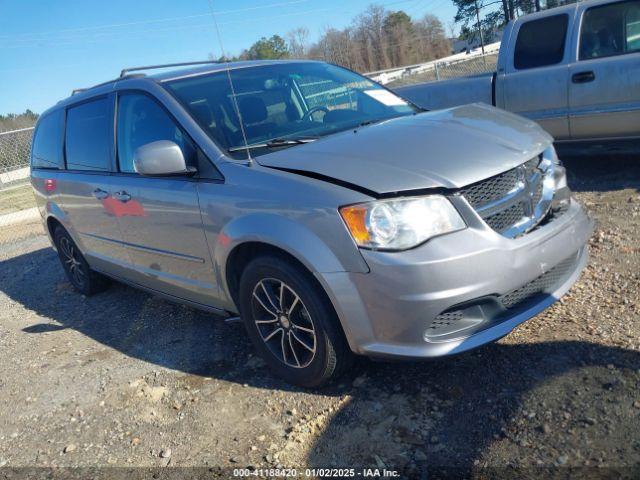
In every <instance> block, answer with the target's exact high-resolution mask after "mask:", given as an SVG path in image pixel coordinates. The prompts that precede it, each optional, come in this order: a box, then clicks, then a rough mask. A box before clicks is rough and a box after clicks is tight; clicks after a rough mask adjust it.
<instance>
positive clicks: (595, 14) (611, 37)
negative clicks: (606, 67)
mask: <svg viewBox="0 0 640 480" xmlns="http://www.w3.org/2000/svg"><path fill="white" fill-rule="evenodd" d="M638 51H640V0H634V1H632V2H620V3H612V4H609V5H602V6H600V7H593V8H590V9H588V10H587V11H586V12H585V13H584V17H583V19H582V28H581V30H580V60H589V59H591V58H601V57H611V56H613V55H622V54H625V53H633V52H638Z"/></svg>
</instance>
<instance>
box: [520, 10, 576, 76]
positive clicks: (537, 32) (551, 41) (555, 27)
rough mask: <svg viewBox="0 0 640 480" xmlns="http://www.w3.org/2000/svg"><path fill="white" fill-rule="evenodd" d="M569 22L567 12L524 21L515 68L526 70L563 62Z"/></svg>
mask: <svg viewBox="0 0 640 480" xmlns="http://www.w3.org/2000/svg"><path fill="white" fill-rule="evenodd" d="M568 24H569V16H568V15H566V14H562V15H554V16H551V17H545V18H540V19H538V20H531V21H530V22H526V23H523V24H522V26H521V27H520V31H519V32H518V39H517V40H516V50H515V56H514V66H515V68H516V69H518V70H526V69H528V68H536V67H544V66H547V65H556V64H558V63H560V62H562V59H563V57H564V46H565V40H566V37H567V25H568Z"/></svg>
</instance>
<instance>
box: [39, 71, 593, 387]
mask: <svg viewBox="0 0 640 480" xmlns="http://www.w3.org/2000/svg"><path fill="white" fill-rule="evenodd" d="M203 63H204V62H203ZM172 66H175V65H172ZM133 70H135V71H137V72H140V71H141V70H146V71H149V70H151V68H148V67H147V68H144V69H130V70H125V71H123V73H122V74H121V76H120V78H118V79H116V80H113V81H110V82H106V83H104V84H101V85H98V86H95V87H92V88H89V89H86V90H83V91H79V92H74V94H73V95H72V96H71V97H69V98H67V99H66V100H63V101H61V102H60V103H58V104H57V105H56V106H54V107H53V108H51V109H50V110H48V111H46V112H45V113H44V114H43V115H42V116H41V118H40V120H39V121H38V125H37V127H36V131H35V136H34V141H33V148H32V173H31V175H32V184H33V187H34V189H35V194H36V198H37V203H38V207H39V209H40V213H41V215H42V218H43V221H44V224H45V228H46V231H47V232H48V234H49V235H50V238H51V241H52V244H53V245H54V248H55V249H56V250H57V253H58V255H59V257H60V261H61V263H62V266H63V268H64V270H65V272H66V275H67V276H68V279H69V281H70V282H71V283H72V284H73V286H74V287H75V288H76V289H77V290H78V291H79V292H81V293H83V294H85V295H90V294H93V293H96V292H99V291H100V290H102V289H103V288H105V287H106V285H107V284H108V281H107V279H115V280H118V281H121V282H125V283H127V284H130V285H132V286H134V287H139V288H142V289H145V290H147V291H149V292H152V293H154V294H157V295H161V296H163V297H165V298H167V299H170V300H173V301H177V302H181V303H184V304H188V305H191V306H194V307H196V308H200V309H205V310H207V311H210V312H212V313H215V314H218V315H222V316H226V317H233V316H236V315H238V314H239V316H240V318H241V319H242V321H243V322H244V324H245V326H246V329H247V333H248V335H249V337H250V339H251V341H252V342H253V343H254V345H255V348H256V349H257V350H258V351H259V352H260V354H261V355H262V356H263V357H264V359H265V360H266V362H267V363H268V365H269V366H270V367H271V368H272V369H273V370H274V371H275V372H276V373H277V374H279V375H280V376H282V377H284V378H285V379H286V380H288V381H290V382H293V383H297V384H300V385H304V386H316V385H320V384H322V383H324V382H326V381H328V380H329V379H331V378H332V377H335V376H336V375H338V374H339V373H340V372H341V371H343V370H344V369H345V367H346V366H347V365H348V364H349V360H350V358H351V355H352V353H356V354H361V355H369V356H375V357H387V358H413V359H415V358H427V357H437V356H442V355H449V354H455V353H459V352H463V351H466V350H469V349H471V348H474V347H477V346H479V345H482V344H485V343H487V342H491V341H494V340H496V339H499V338H501V337H503V336H504V335H506V334H507V333H509V332H510V331H511V330H512V329H513V328H514V327H515V326H517V325H518V324H520V323H522V322H523V321H525V320H527V319H529V318H531V317H533V316H534V315H536V314H537V313H539V312H540V311H542V310H543V309H545V308H547V307H548V306H550V305H551V304H552V303H553V302H555V301H556V300H557V299H558V298H560V297H561V296H562V295H563V294H564V293H565V292H566V291H567V290H568V289H569V288H570V287H571V285H572V284H573V283H574V282H575V281H576V279H577V277H578V276H579V274H580V271H581V270H582V268H583V267H584V265H585V263H586V261H587V251H586V246H585V244H586V242H587V239H588V237H589V235H590V233H591V230H592V222H591V220H590V219H589V218H588V217H587V216H586V214H585V212H584V211H583V209H582V207H581V206H580V205H579V204H578V203H577V202H576V201H575V199H574V198H573V197H572V196H571V193H570V191H569V189H568V187H567V183H566V177H565V169H564V168H563V166H562V163H561V162H560V161H559V160H558V158H557V156H556V153H555V151H554V148H553V145H552V138H551V137H550V136H549V135H548V134H547V133H545V132H544V131H543V130H542V129H541V128H540V127H538V126H537V125H536V124H535V123H533V122H531V121H529V120H526V119H523V118H520V117H518V116H515V115H513V114H510V113H507V112H503V111H500V110H497V109H495V108H493V107H489V106H485V105H480V104H478V105H467V106H461V107H456V108H451V109H448V110H441V111H433V112H426V111H422V110H420V109H418V108H417V107H415V106H414V105H412V104H411V103H409V102H407V101H405V100H404V99H403V98H401V97H398V96H397V95H395V94H394V93H392V92H390V91H388V90H386V89H385V88H383V87H381V86H379V85H377V84H375V83H374V82H372V81H370V80H369V79H367V78H364V77H362V76H360V75H358V74H356V73H353V72H351V71H348V70H345V69H343V68H340V67H337V66H334V65H328V64H325V63H321V62H308V61H276V62H264V61H259V62H238V63H233V64H228V65H221V64H206V63H205V64H203V65H199V66H193V65H190V66H189V67H188V68H182V69H179V70H175V69H174V70H171V71H167V69H166V68H165V69H164V70H162V71H160V73H155V74H153V75H148V76H147V75H144V74H141V73H135V74H134V73H132V71H133ZM176 321H179V319H176Z"/></svg>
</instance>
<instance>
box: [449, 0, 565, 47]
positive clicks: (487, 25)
mask: <svg viewBox="0 0 640 480" xmlns="http://www.w3.org/2000/svg"><path fill="white" fill-rule="evenodd" d="M452 1H453V4H454V5H455V6H456V8H457V11H456V16H455V17H454V22H455V23H457V24H460V25H461V29H460V38H463V39H465V40H469V41H473V40H477V37H478V35H479V30H478V26H477V22H478V15H477V14H478V13H479V14H480V15H479V16H480V26H481V29H482V33H483V34H484V37H485V38H491V37H492V36H493V35H494V34H495V33H496V32H497V31H498V30H500V29H501V28H502V27H504V26H505V25H506V24H507V23H508V22H509V21H510V20H513V19H515V18H518V17H521V16H522V15H527V14H529V13H533V12H538V11H540V10H546V9H548V8H554V7H558V6H560V5H566V4H569V3H575V2H576V1H577V0H542V1H541V0H452ZM492 6H497V8H493V9H491V10H490V11H487V9H489V8H490V7H492Z"/></svg>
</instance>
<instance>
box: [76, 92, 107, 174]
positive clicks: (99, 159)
mask: <svg viewBox="0 0 640 480" xmlns="http://www.w3.org/2000/svg"><path fill="white" fill-rule="evenodd" d="M109 110H110V108H109V100H108V99H106V98H101V99H99V100H92V101H90V102H87V103H83V104H81V105H78V106H76V107H71V108H70V109H69V110H68V111H67V132H66V136H65V150H66V154H67V168H68V169H69V170H88V171H98V172H105V171H109V170H110V168H109V163H110V158H111V154H110V151H111V150H110V148H109V132H111V128H110V123H111V120H110V115H109Z"/></svg>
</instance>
